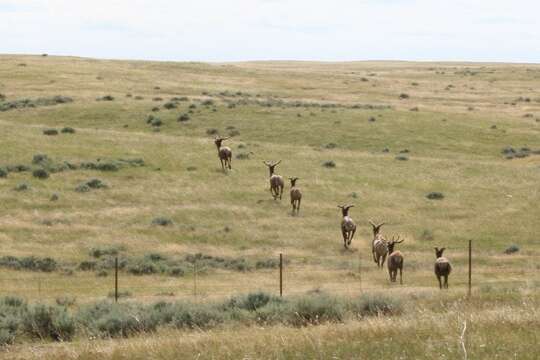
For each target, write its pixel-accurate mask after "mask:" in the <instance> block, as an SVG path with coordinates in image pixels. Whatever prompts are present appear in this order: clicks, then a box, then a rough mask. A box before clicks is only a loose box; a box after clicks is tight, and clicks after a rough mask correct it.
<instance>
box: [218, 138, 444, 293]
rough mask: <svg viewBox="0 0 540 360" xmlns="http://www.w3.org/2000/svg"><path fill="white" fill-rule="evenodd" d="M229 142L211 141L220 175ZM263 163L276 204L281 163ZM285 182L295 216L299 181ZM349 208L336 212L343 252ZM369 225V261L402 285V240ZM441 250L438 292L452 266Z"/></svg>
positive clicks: (351, 225)
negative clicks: (278, 167) (289, 184)
mask: <svg viewBox="0 0 540 360" xmlns="http://www.w3.org/2000/svg"><path fill="white" fill-rule="evenodd" d="M229 138H230V137H226V138H222V137H216V138H215V140H214V143H215V144H216V147H217V150H218V157H219V160H220V162H221V167H222V169H223V171H227V169H229V170H231V169H232V166H231V159H232V150H231V149H230V148H229V147H227V146H222V142H223V141H225V140H227V139H229ZM263 163H264V165H266V166H267V168H268V172H269V182H270V193H271V195H272V197H273V198H274V200H277V199H278V198H279V200H281V198H282V196H283V189H284V187H285V182H284V180H283V176H281V175H278V174H276V173H275V171H276V166H278V165H279V164H280V163H281V160H279V161H278V162H274V163H271V162H269V161H263ZM289 180H290V182H291V190H290V201H291V206H292V214H293V215H295V214H296V215H298V214H299V212H300V203H301V201H302V191H301V190H300V188H298V187H297V186H296V182H297V181H298V180H299V178H297V177H292V178H289ZM352 207H354V205H338V208H339V209H341V214H342V216H343V218H342V220H341V234H342V235H343V246H344V247H345V249H349V246H350V245H351V242H352V240H353V237H354V234H355V233H356V224H355V222H354V220H353V219H352V218H351V217H350V216H349V209H350V208H352ZM369 223H370V225H371V227H372V230H373V240H372V242H371V252H372V255H373V261H374V262H375V264H377V267H378V268H380V269H383V268H384V262H385V261H386V263H387V267H388V275H389V277H390V282H396V281H397V274H398V271H399V283H400V284H403V263H404V257H403V254H402V253H401V251H399V250H395V246H396V245H397V244H401V243H402V242H403V241H404V240H405V239H401V237H400V236H399V235H398V236H397V237H396V236H392V239H391V240H388V239H387V238H386V237H385V236H384V235H383V234H381V227H382V226H383V225H384V224H385V223H384V222H382V223H380V224H376V223H374V222H373V221H371V220H369ZM444 250H445V248H442V249H439V248H437V247H436V248H435V258H436V260H435V268H434V269H435V276H436V277H437V280H438V281H439V288H440V289H443V288H445V289H448V276H449V275H450V272H451V271H452V265H451V264H450V261H449V260H448V259H447V258H446V257H443V256H442V254H443V251H444ZM443 281H444V282H443Z"/></svg>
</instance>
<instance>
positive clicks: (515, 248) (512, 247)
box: [504, 244, 519, 255]
mask: <svg viewBox="0 0 540 360" xmlns="http://www.w3.org/2000/svg"><path fill="white" fill-rule="evenodd" d="M518 251H519V246H517V245H516V244H512V245H510V246H509V247H507V248H506V250H504V253H505V254H507V255H510V254H514V253H517V252H518Z"/></svg>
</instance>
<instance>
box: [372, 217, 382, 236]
mask: <svg viewBox="0 0 540 360" xmlns="http://www.w3.org/2000/svg"><path fill="white" fill-rule="evenodd" d="M369 223H370V224H371V227H372V228H373V237H376V236H377V235H379V232H380V231H381V226H383V225H384V224H385V223H384V222H382V223H380V224H378V225H377V224H375V223H374V222H373V221H371V220H369Z"/></svg>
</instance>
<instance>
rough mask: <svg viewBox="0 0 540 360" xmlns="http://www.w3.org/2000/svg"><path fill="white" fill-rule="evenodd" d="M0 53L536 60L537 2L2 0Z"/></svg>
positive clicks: (539, 48)
mask: <svg viewBox="0 0 540 360" xmlns="http://www.w3.org/2000/svg"><path fill="white" fill-rule="evenodd" d="M0 34H1V35H0V36H1V42H0V53H29V54H40V53H48V54H54V55H76V56H86V57H98V58H120V59H151V60H193V61H237V60H267V59H272V60H280V59H282V60H289V59H295V60H329V61H334V60H337V61H340V60H379V59H400V60H471V61H505V62H506V61H511V62H536V63H538V62H540V1H538V0H514V1H511V0H444V1H441V0H326V1H318V0H194V1H182V0H177V1H173V0H91V1H82V0H81V1H77V0H0Z"/></svg>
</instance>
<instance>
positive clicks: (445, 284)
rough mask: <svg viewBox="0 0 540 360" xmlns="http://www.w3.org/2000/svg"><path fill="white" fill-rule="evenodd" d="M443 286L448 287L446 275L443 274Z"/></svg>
mask: <svg viewBox="0 0 540 360" xmlns="http://www.w3.org/2000/svg"><path fill="white" fill-rule="evenodd" d="M444 287H445V288H446V289H448V275H445V276H444Z"/></svg>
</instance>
